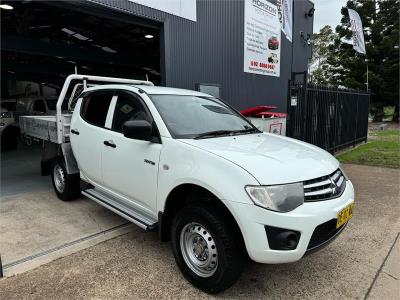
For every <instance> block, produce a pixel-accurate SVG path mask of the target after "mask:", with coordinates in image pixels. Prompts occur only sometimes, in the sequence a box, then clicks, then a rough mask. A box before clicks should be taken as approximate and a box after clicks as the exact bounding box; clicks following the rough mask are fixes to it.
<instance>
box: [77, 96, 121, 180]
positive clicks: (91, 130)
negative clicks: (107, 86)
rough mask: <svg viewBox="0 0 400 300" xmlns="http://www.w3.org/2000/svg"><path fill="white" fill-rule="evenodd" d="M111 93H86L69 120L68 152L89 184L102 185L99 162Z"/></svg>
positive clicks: (100, 160)
mask: <svg viewBox="0 0 400 300" xmlns="http://www.w3.org/2000/svg"><path fill="white" fill-rule="evenodd" d="M113 94H114V91H113V90H98V91H93V92H89V93H88V94H86V95H84V97H83V98H82V99H80V100H79V101H78V103H77V105H76V107H75V110H74V114H73V116H72V120H71V132H70V140H71V146H72V151H73V153H74V156H75V159H76V161H77V163H78V166H79V170H80V171H81V173H82V175H83V176H84V177H86V179H88V181H90V182H91V183H94V184H102V182H103V179H102V174H101V162H102V150H103V146H104V144H103V141H104V132H105V131H107V130H106V129H105V123H106V118H107V114H108V111H109V109H110V103H111V99H112V97H113Z"/></svg>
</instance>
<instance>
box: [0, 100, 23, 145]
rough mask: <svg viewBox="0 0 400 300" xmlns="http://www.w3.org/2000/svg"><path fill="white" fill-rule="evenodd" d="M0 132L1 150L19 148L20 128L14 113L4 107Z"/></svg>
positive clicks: (0, 115)
mask: <svg viewBox="0 0 400 300" xmlns="http://www.w3.org/2000/svg"><path fill="white" fill-rule="evenodd" d="M0 134H1V150H13V149H16V148H17V144H18V136H19V129H18V127H17V126H16V124H15V119H14V116H13V113H12V112H9V111H8V109H6V108H4V107H0Z"/></svg>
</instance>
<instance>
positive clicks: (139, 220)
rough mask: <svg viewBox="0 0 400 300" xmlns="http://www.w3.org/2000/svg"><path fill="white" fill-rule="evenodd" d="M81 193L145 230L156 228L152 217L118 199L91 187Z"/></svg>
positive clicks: (155, 222)
mask: <svg viewBox="0 0 400 300" xmlns="http://www.w3.org/2000/svg"><path fill="white" fill-rule="evenodd" d="M82 195H84V196H86V197H88V198H90V199H92V200H94V201H96V202H97V203H99V204H100V205H102V206H104V207H106V208H108V209H109V210H111V211H113V212H115V213H116V214H118V215H120V216H121V217H123V218H125V219H127V220H128V221H130V222H132V223H134V224H136V225H137V226H139V227H140V228H142V229H144V230H146V231H156V230H157V221H156V220H154V219H153V218H152V217H150V216H148V215H145V214H143V213H141V212H139V211H138V210H133V209H132V208H128V207H127V206H126V205H123V204H122V203H121V202H120V201H118V200H116V199H114V198H113V197H110V196H108V195H106V194H105V193H102V192H100V191H98V190H95V189H93V188H91V189H86V190H83V191H82Z"/></svg>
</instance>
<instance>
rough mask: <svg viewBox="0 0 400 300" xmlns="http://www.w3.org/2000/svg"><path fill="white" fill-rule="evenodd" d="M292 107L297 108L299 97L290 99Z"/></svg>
mask: <svg viewBox="0 0 400 300" xmlns="http://www.w3.org/2000/svg"><path fill="white" fill-rule="evenodd" d="M290 105H291V106H297V96H292V97H290Z"/></svg>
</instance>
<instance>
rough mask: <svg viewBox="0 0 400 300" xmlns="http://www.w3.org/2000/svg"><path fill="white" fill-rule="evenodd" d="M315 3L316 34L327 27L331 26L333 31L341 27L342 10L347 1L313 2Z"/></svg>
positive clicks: (318, 0)
mask: <svg viewBox="0 0 400 300" xmlns="http://www.w3.org/2000/svg"><path fill="white" fill-rule="evenodd" d="M312 1H313V2H314V8H315V13H314V32H319V30H320V29H321V28H322V27H324V26H325V25H331V27H332V28H333V30H335V27H336V26H337V25H339V23H340V19H341V18H342V15H341V13H340V10H341V8H342V7H343V6H345V5H346V2H347V0H312Z"/></svg>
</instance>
